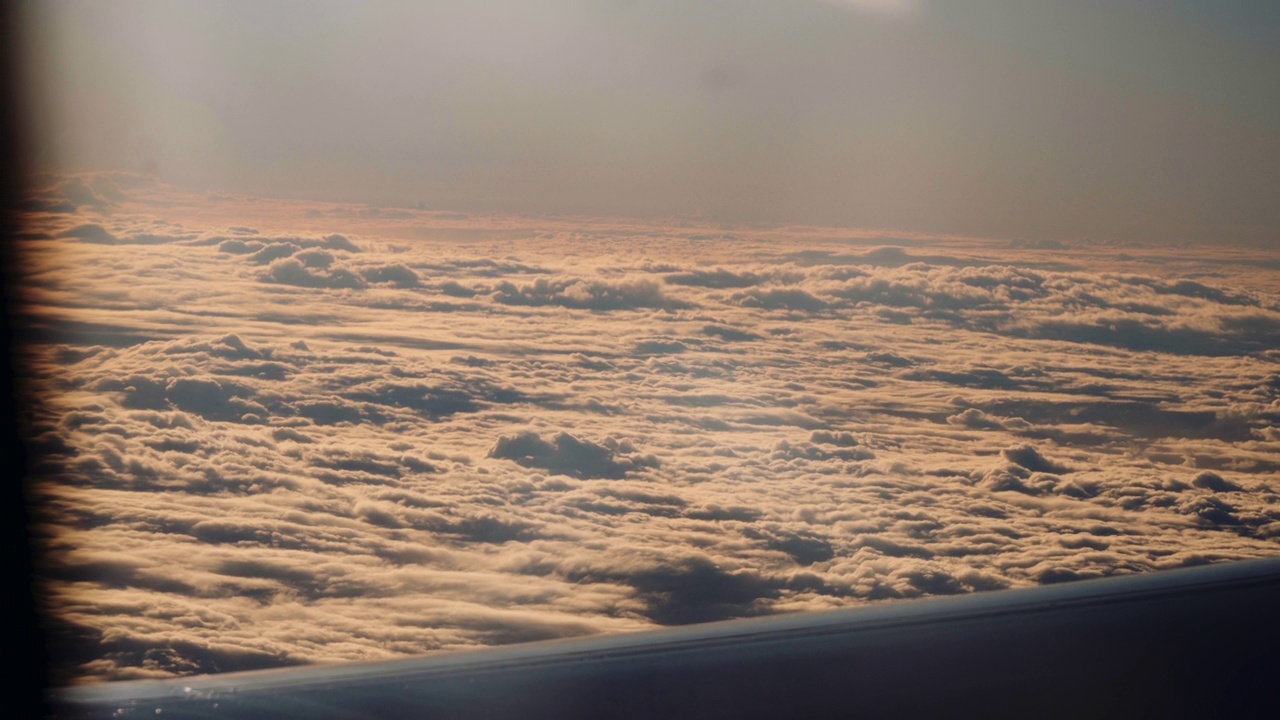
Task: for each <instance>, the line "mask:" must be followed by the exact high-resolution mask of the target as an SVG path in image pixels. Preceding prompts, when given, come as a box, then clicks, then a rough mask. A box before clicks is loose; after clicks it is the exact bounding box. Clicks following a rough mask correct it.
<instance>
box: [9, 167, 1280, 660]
mask: <svg viewBox="0 0 1280 720" xmlns="http://www.w3.org/2000/svg"><path fill="white" fill-rule="evenodd" d="M85 182H86V183H89V185H88V186H89V188H90V189H91V190H93V191H94V193H95V194H97V195H99V196H100V197H102V198H103V199H106V195H105V194H104V192H105V191H100V190H99V189H98V188H97V187H96V186H94V185H93V184H92V182H91V181H90V180H85ZM113 182H114V181H113ZM117 184H119V185H120V188H121V192H122V193H124V195H123V196H122V197H123V199H121V200H118V201H117V200H113V201H111V202H114V203H117V204H115V205H107V206H105V208H106V209H105V210H103V209H99V208H97V207H93V206H89V205H84V206H81V207H80V209H79V210H78V211H76V212H47V211H43V210H38V209H33V210H30V211H29V213H28V215H27V217H26V227H24V230H23V232H24V233H25V235H24V237H26V238H27V239H26V240H24V241H23V244H24V248H29V249H28V253H29V254H28V256H27V257H26V259H25V262H24V273H25V274H24V275H23V278H22V281H21V282H22V287H21V291H22V293H23V297H24V302H26V303H27V305H28V306H29V312H30V315H31V317H32V320H33V327H34V328H35V329H36V330H37V331H38V332H36V333H35V335H34V338H35V340H34V341H33V343H32V345H31V346H30V348H29V357H30V369H31V372H30V374H29V376H27V377H24V378H23V382H24V387H27V388H29V389H30V392H31V393H33V394H34V396H35V397H38V398H39V399H40V404H39V406H38V408H37V409H36V411H34V412H32V413H30V416H29V427H28V428H27V431H26V432H27V436H28V440H29V442H30V444H29V447H30V448H32V449H40V450H42V451H43V452H42V453H41V454H40V455H39V456H38V457H33V459H32V467H33V469H34V471H35V472H36V473H37V474H38V476H39V478H40V480H39V483H40V484H39V487H38V489H39V492H40V494H41V497H42V498H45V502H44V504H43V506H42V510H41V511H42V517H43V518H45V519H46V520H45V522H46V523H47V527H48V528H49V532H48V533H47V534H46V535H44V536H43V537H44V538H45V540H44V542H45V543H46V551H47V556H46V557H47V560H46V563H45V570H44V577H45V578H46V579H47V587H48V593H49V596H48V597H49V600H48V607H49V624H50V626H51V627H56V628H58V629H57V632H58V633H59V635H58V637H61V638H66V640H65V643H64V644H65V646H66V648H67V649H66V651H65V652H64V653H63V654H62V656H61V657H59V658H58V659H57V660H56V663H55V665H56V672H58V673H59V677H64V678H67V679H68V680H70V679H73V678H75V679H80V680H85V679H109V678H115V679H119V678H125V677H144V676H146V677H152V676H155V677H159V676H168V675H173V674H182V673H190V672H196V671H204V670H222V671H225V670H231V669H245V668H249V667H262V666H267V665H286V664H295V663H301V662H337V661H342V660H354V659H361V658H374V657H395V656H400V655H406V654H416V653H423V652H435V651H441V650H448V649H457V648H464V647H476V646H481V645H486V644H493V643H500V642H512V641H519V640H526V639H534V638H550V637H565V636H569V635H574V634H583V633H592V632H622V631H630V630H637V629H641V628H646V627H654V626H657V625H660V624H671V623H684V622H696V621H702V620H713V619H723V618H729V617H741V616H749V615H759V614H765V613H773V612H791V611H806V610H816V609H824V608H832V607H847V606H850V605H856V604H860V603H866V602H872V601H880V600H891V599H895V598H907V597H918V596H922V595H931V594H933V595H936V594H949V593H956V592H971V591H980V590H987V589H994V588H1000V587H1016V586H1022V585H1030V584H1035V583H1039V582H1056V581H1062V580H1069V579H1076V578H1084V577H1098V576H1103V575H1106V574H1111V573H1116V572H1142V571H1150V570H1158V569H1162V568H1167V567H1178V566H1181V565H1184V564H1195V563H1202V562H1207V561H1216V560H1222V559H1234V558H1246V557H1258V556H1263V555H1274V554H1275V550H1276V547H1277V546H1276V543H1277V541H1280V529H1278V528H1280V511H1277V509H1276V503H1275V492H1276V491H1275V483H1274V475H1275V473H1276V472H1277V471H1278V470H1280V463H1277V461H1276V456H1277V452H1280V445H1278V443H1280V434H1278V433H1277V432H1276V431H1275V425H1276V424H1277V420H1278V416H1277V412H1278V411H1277V402H1280V380H1277V377H1276V376H1277V373H1276V372H1275V370H1274V367H1275V360H1277V359H1280V356H1277V355H1276V353H1275V351H1274V348H1273V347H1267V346H1266V345H1267V341H1268V339H1270V338H1271V336H1272V335H1273V334H1274V331H1275V325H1274V322H1273V320H1274V318H1273V317H1272V316H1273V314H1274V313H1275V312H1276V311H1277V310H1276V308H1277V298H1276V295H1275V292H1274V289H1273V287H1272V286H1273V285H1274V283H1271V282H1269V278H1270V276H1269V275H1268V274H1267V273H1268V272H1270V271H1269V270H1268V269H1267V268H1266V267H1265V265H1264V264H1259V263H1262V262H1263V261H1265V260H1266V259H1267V258H1255V259H1256V260H1258V262H1253V263H1243V262H1236V263H1234V264H1223V263H1218V262H1210V261H1209V260H1206V259H1201V258H1196V257H1194V256H1193V255H1191V254H1183V255H1179V256H1165V255H1162V256H1160V257H1161V258H1162V259H1161V260H1160V264H1159V265H1155V264H1150V267H1158V268H1159V271H1158V272H1157V271H1155V270H1151V271H1149V272H1124V273H1120V272H1116V271H1115V268H1116V263H1117V262H1118V261H1116V260H1115V257H1114V252H1113V251H1112V250H1106V249H1101V250H1099V249H1094V248H1091V247H1090V246H1087V245H1085V244H1080V245H1079V246H1075V245H1073V246H1072V247H1070V248H1067V249H1041V248H1038V247H1031V246H1026V245H1024V246H1023V247H1020V248H1010V247H1009V244H1008V243H1004V242H999V243H996V242H991V243H987V242H985V241H978V240H972V239H967V240H963V241H960V240H952V239H936V240H930V239H925V238H920V239H917V240H913V241H912V242H911V243H910V244H911V247H910V249H909V250H905V249H902V247H870V248H869V249H868V250H866V251H862V250H859V251H850V249H849V248H850V246H851V245H853V246H866V245H867V244H868V243H871V242H874V243H883V242H886V241H885V240H884V239H881V238H874V239H870V240H869V239H868V238H867V237H866V234H862V235H858V236H856V237H855V236H846V235H842V234H841V233H842V232H843V231H838V230H833V229H812V228H810V229H805V228H777V229H772V230H770V231H769V232H768V233H764V232H759V233H757V232H755V231H752V230H750V229H743V230H741V231H740V232H738V231H735V236H734V237H727V236H726V233H725V232H724V230H723V228H716V227H710V226H705V227H704V226H702V225H698V224H697V223H694V224H693V225H692V226H690V227H685V228H678V229H674V228H671V227H666V226H652V227H649V226H644V225H642V224H640V223H636V222H630V221H629V222H627V223H623V222H613V221H606V220H591V219H576V220H565V219H559V218H541V219H539V220H538V221H537V224H536V227H534V226H533V224H532V223H530V222H529V221H524V220H520V219H513V218H502V219H498V218H487V217H483V216H478V215H477V216H471V217H451V218H447V219H445V218H443V217H441V218H437V219H433V218H435V217H436V216H433V215H431V214H430V213H419V214H418V215H417V216H415V218H414V219H413V223H414V229H413V230H412V231H411V235H412V237H409V238H406V237H405V236H404V235H403V234H397V233H404V232H410V231H406V230H404V224H403V223H404V220H403V219H400V220H397V219H395V218H391V217H388V213H385V212H380V213H378V214H377V215H376V216H374V215H373V214H372V213H368V212H366V210H367V208H364V207H362V206H357V207H349V208H345V209H344V210H343V212H338V213H335V212H330V210H331V209H332V208H328V207H326V209H325V211H324V212H323V213H320V217H319V218H317V219H315V220H303V218H304V211H305V209H306V206H304V205H300V204H297V203H284V202H277V201H266V200H250V199H236V198H231V197H226V198H222V199H220V200H218V201H217V202H216V203H215V202H212V201H210V200H207V199H203V198H193V197H191V196H186V195H181V194H176V191H174V190H172V189H165V188H162V187H154V186H145V187H142V188H131V187H126V185H125V184H124V183H117ZM139 197H142V198H144V199H145V200H146V202H142V201H140V200H139V199H138V198H139ZM58 201H59V202H61V200H58ZM108 211H109V212H108ZM296 222H306V223H308V227H307V228H296V229H291V228H294V225H293V224H294V223H296ZM319 222H324V223H333V225H332V228H333V229H335V230H341V231H343V232H342V234H341V235H337V234H329V235H325V234H316V233H315V232H314V230H313V229H312V228H313V227H314V225H315V224H316V223H319ZM433 222H440V223H446V222H447V224H449V227H450V228H455V229H456V230H457V232H456V233H455V232H454V231H453V230H449V231H448V232H446V231H444V230H440V229H439V228H435V229H434V230H433V229H432V228H433V226H432V225H431V223H433ZM87 228H96V229H87ZM259 228H260V230H258V231H257V232H251V230H253V229H259ZM397 228H399V229H398V230H397ZM423 228H426V230H432V232H436V231H438V233H437V235H432V234H431V233H430V232H426V230H423ZM420 230H421V231H422V232H419V231H420ZM449 233H453V234H449ZM147 236H151V237H153V238H161V237H163V238H168V239H169V240H168V241H165V242H155V243H152V244H147V245H145V246H142V245H139V244H137V243H134V244H127V243H126V241H130V242H131V241H132V240H136V239H138V238H145V237H147ZM695 236H697V237H695ZM94 237H96V238H98V239H99V240H103V242H86V239H92V238H94ZM352 238H358V241H355V240H352ZM433 238H434V239H433ZM442 238H443V239H442ZM893 242H895V243H896V242H898V241H896V240H894V241H893ZM899 244H900V245H902V246H906V245H907V244H908V243H906V242H901V243H899ZM606 246H607V247H608V248H610V249H609V250H608V251H607V252H605V251H602V250H601V248H602V247H606ZM1134 252H1135V253H1137V252H1139V251H1138V250H1135V251H1134ZM1134 257H1135V258H1136V257H1137V256H1136V255H1135V256H1134ZM1152 257H1154V256H1152ZM1210 260H1211V259H1210ZM1068 261H1069V265H1068ZM1125 262H1126V263H1127V264H1125V265H1123V267H1125V268H1128V269H1134V268H1137V269H1138V270H1143V269H1144V268H1145V267H1147V266H1146V265H1143V263H1142V262H1139V260H1137V259H1131V260H1130V261H1125ZM1153 263H1154V261H1153ZM106 269H109V271H106ZM1126 323H1130V324H1126ZM1112 325H1115V330H1114V331H1113V330H1111V326H1112ZM1131 327H1134V328H1136V327H1140V328H1145V330H1140V329H1137V330H1134V331H1133V332H1132V333H1130V332H1129V330H1130V328H1131ZM1063 328H1066V329H1063ZM1099 328H1105V329H1101V330H1100V329H1099ZM1144 333H1145V334H1144ZM1153 338H1155V339H1156V340H1158V342H1156V341H1154V340H1153ZM1193 341H1194V343H1198V344H1194V343H1193ZM1187 343H1193V344H1187Z"/></svg>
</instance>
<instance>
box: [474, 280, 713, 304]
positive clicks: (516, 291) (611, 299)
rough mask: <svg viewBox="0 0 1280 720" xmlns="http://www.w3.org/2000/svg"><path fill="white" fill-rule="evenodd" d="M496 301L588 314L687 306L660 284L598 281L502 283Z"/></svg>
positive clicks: (640, 281) (499, 285)
mask: <svg viewBox="0 0 1280 720" xmlns="http://www.w3.org/2000/svg"><path fill="white" fill-rule="evenodd" d="M493 299H494V300H495V301H496V302H499V303H502V304H503V305H530V306H535V307H536V306H541V305H560V306H563V307H570V308H586V309H589V310H631V309H638V308H658V309H676V308H683V307H688V304H687V303H684V302H682V301H680V300H676V299H674V298H668V297H667V296H666V295H665V294H664V293H663V292H662V288H661V287H659V286H658V284H657V283H654V282H651V281H648V280H633V281H623V282H605V281H599V280H545V279H539V280H537V281H536V282H534V283H533V284H530V285H516V284H514V283H511V282H506V281H504V282H502V283H499V284H498V286H497V288H496V289H495V290H494V293H493Z"/></svg>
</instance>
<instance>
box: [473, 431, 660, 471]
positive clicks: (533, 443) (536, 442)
mask: <svg viewBox="0 0 1280 720" xmlns="http://www.w3.org/2000/svg"><path fill="white" fill-rule="evenodd" d="M489 457H492V458H500V459H505V460H513V461H515V462H516V463H518V464H520V465H523V466H525V467H531V468H542V469H544V470H548V471H550V472H553V473H557V474H561V475H569V476H571V477H577V478H612V479H617V478H621V477H624V476H626V474H627V473H628V472H631V471H633V470H637V469H639V468H642V467H646V466H649V465H654V464H656V462H655V461H654V460H653V459H652V458H646V457H634V458H618V457H615V454H614V449H612V448H609V447H605V446H602V445H597V444H596V443H593V442H591V441H590V440H579V439H578V438H576V437H574V436H572V435H570V434H569V433H564V432H562V433H559V434H557V435H556V436H555V438H553V439H552V441H551V442H547V441H546V440H543V439H542V438H541V437H540V436H539V435H538V434H537V433H534V432H524V433H520V434H518V435H511V436H506V435H504V436H502V437H500V438H498V442H497V444H496V445H494V446H493V449H492V450H490V451H489Z"/></svg>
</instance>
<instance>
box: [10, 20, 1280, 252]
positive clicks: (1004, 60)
mask: <svg viewBox="0 0 1280 720" xmlns="http://www.w3.org/2000/svg"><path fill="white" fill-rule="evenodd" d="M25 17H26V18H27V19H26V24H25V27H26V28H28V30H27V32H26V33H24V35H25V37H26V39H27V45H26V56H27V57H28V72H27V73H26V75H25V77H26V79H27V83H28V87H29V89H30V92H31V98H32V101H31V104H30V105H31V111H32V112H31V117H32V127H33V128H34V132H33V135H32V140H33V142H32V154H33V159H34V160H35V164H36V165H37V167H39V168H42V169H47V170H53V171H58V172H80V171H103V170H128V171H135V172H142V173H146V174H150V175H153V176H155V177H156V178H158V179H160V180H162V181H166V182H174V183H179V184H183V185H186V186H188V187H194V188H203V189H222V190H227V191H235V192H249V193H254V194H259V195H268V196H273V197H289V198H305V199H325V200H335V201H358V202H367V203H374V204H378V205H387V206H417V204H419V203H421V204H423V205H425V206H426V207H431V208H440V209H453V210H462V211H487V212H495V211H496V212H508V213H510V212H518V213H571V214H588V215H592V214H594V215H601V214H603V215H619V216H637V217H650V218H653V217H669V216H696V217H708V218H714V219H717V220H722V221H726V222H740V223H811V224H829V225H841V226H854V227H873V228H892V229H898V230H908V231H920V232H933V233H960V234H970V235H982V236H989V237H1001V238H1007V239H1025V240H1035V239H1053V240H1059V241H1069V240H1085V239H1088V240H1098V241H1121V242H1130V241H1141V242H1204V243H1215V244H1221V243H1236V242H1246V243H1251V244H1263V245H1268V246H1271V247H1275V246H1276V245H1277V243H1280V204H1277V203H1275V202H1274V198H1275V197H1277V195H1278V194H1280V162H1277V160H1278V159H1280V93H1277V92H1275V88H1276V87H1277V86H1280V47H1278V46H1277V45H1276V43H1274V42H1273V40H1274V38H1275V37H1276V36H1277V35H1278V34H1280V10H1278V9H1277V8H1276V6H1275V4H1274V3H1269V2H1263V1H1250V0H1227V1H1224V2H1189V1H1187V0H1176V1H1169V0H1127V1H1125V2H1094V1H1087V2H1058V3H1048V2H1011V1H1004V0H960V1H957V2H945V3H943V2H938V1H936V0H798V1H796V2H782V1H781V0H721V1H701V0H700V1H697V2H684V1H681V2H662V1H658V2H623V1H618V2H574V1H572V0H530V1H528V2H516V3H508V2H502V3H496V2H485V1H481V2H466V3H461V2H449V3H431V2H427V3H418V2H413V3H408V2H369V3H350V2H337V1H324V0H322V1H320V2H305V3H303V2H271V3H257V2H227V3H198V2H184V1H178V2H137V1H128V2H113V3H95V2H67V1H62V0H59V1H55V2H46V3H33V4H31V5H29V6H27V7H26V8H25Z"/></svg>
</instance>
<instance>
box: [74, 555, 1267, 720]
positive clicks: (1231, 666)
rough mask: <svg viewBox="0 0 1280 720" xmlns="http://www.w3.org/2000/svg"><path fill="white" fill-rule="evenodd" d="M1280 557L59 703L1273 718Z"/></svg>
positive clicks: (140, 709)
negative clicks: (1269, 716) (1270, 716)
mask: <svg viewBox="0 0 1280 720" xmlns="http://www.w3.org/2000/svg"><path fill="white" fill-rule="evenodd" d="M1278 608H1280V559H1272V560H1258V561H1249V562H1242V563H1229V564H1220V565H1208V566H1202V567H1198V568H1192V569H1184V570H1173V571H1166V572H1160V573H1153V574H1143V575H1129V576H1122V577H1113V578H1107V579H1101V580H1091V581H1083V582H1076V583H1069V584H1061V585H1050V586H1041V587H1035V588H1028V589H1020V590H1008V591H1000V592H988V593H979V594H972V595H963V596H951V597H944V598H931V599H924V600H915V601H898V602H893V603H885V604H878V605H871V606H866V607H861V608H854V609H849V610H838V611H831V612H823V613H807V614H794V615H779V616H772V617H767V618H756V619H747V620H733V621H727V622H719V623H709V624H705V625H697V626H689V627H683V628H675V629H664V630H658V631H653V632H643V633H635V634H629V635H617V636H608V637H589V638H583V639H573V640H560V641H552V642H540V643H530V644H526V645H517V646H508V647H498V648H490V649H484V650H476V651H465V652H457V653H452V654H442V655H435V656H428V657H421V658H414V659H408V660H394V661H385V662H367V663H354V664H347V665H323V666H311V667H303V668H287V669H279V670H267V671H253V672H242V673H228V674H223V675H206V676H201V677H188V678H178V679H173V680H161V681H130V682H117V683H107V684H99V685H89V686H83V687H73V688H66V689H62V690H59V691H57V692H56V693H55V695H54V697H53V700H54V707H55V716H56V717H59V718H142V717H146V718H155V717H162V718H165V719H166V720H167V719H169V718H224V717H225V718H272V719H285V718H307V719H309V720H329V719H334V720H336V719H338V718H343V719H355V718H722V717H723V718H752V717H761V718H765V717H768V718H786V717H796V718H813V717H888V716H895V717H902V716H906V717H926V716H947V717H953V716H956V715H960V716H982V717H993V716H994V717H1015V716H1016V717H1126V718H1128V717H1161V718H1170V717H1262V716H1268V715H1270V714H1271V712H1269V711H1273V710H1274V708H1272V707H1271V706H1273V705H1275V704H1276V702H1277V700H1280V685H1276V682H1277V678H1280V673H1277V670H1278V669H1280V661H1278V660H1277V650H1276V649H1277V648H1280V622H1276V619H1275V618H1276V613H1277V609H1278Z"/></svg>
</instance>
